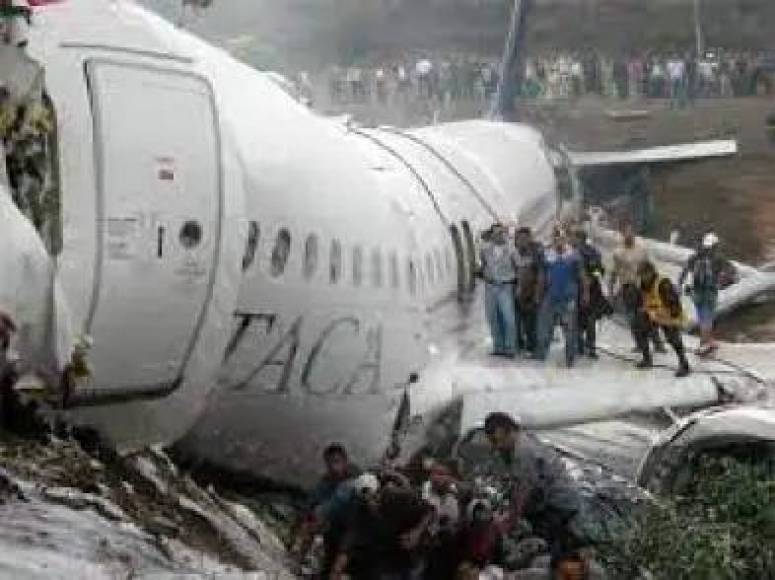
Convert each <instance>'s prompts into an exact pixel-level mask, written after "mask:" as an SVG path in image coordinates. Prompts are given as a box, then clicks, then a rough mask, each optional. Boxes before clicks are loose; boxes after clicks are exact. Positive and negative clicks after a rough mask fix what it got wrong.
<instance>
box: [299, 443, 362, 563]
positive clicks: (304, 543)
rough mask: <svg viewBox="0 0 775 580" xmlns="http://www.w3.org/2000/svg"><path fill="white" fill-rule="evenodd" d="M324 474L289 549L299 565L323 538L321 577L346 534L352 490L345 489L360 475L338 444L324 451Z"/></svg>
mask: <svg viewBox="0 0 775 580" xmlns="http://www.w3.org/2000/svg"><path fill="white" fill-rule="evenodd" d="M323 462H324V463H325V465H326V471H325V474H323V476H322V477H321V478H320V481H319V482H318V484H317V485H316V486H315V489H314V490H313V492H312V495H311V497H310V502H309V510H308V511H307V513H306V515H305V517H304V519H303V521H302V522H301V523H300V526H299V528H298V530H297V534H296V537H295V540H294V545H293V547H292V549H291V552H292V554H293V555H294V557H295V559H296V561H297V563H298V564H299V565H301V563H302V562H303V560H304V559H305V557H306V556H307V553H308V552H309V550H310V547H311V545H312V541H313V539H314V537H315V535H316V534H317V533H321V532H322V534H323V549H324V558H323V563H322V573H323V575H324V576H326V575H328V573H329V572H330V570H331V566H333V563H334V558H335V557H336V555H337V554H338V553H339V545H340V544H341V541H342V538H343V536H344V533H345V531H346V524H347V514H348V509H349V504H350V502H351V496H352V487H351V486H350V485H348V484H349V483H350V482H352V481H354V480H355V478H357V477H359V476H360V475H361V470H360V468H359V467H358V466H357V465H355V464H353V463H352V462H350V459H349V457H348V455H347V450H346V449H345V448H344V446H343V445H341V444H340V443H331V444H329V445H327V446H326V448H325V449H324V450H323Z"/></svg>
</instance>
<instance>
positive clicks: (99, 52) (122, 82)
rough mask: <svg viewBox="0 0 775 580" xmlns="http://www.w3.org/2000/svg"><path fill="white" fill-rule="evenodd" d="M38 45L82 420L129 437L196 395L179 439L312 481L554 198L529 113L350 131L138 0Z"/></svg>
mask: <svg viewBox="0 0 775 580" xmlns="http://www.w3.org/2000/svg"><path fill="white" fill-rule="evenodd" d="M30 52H31V54H32V55H33V56H34V57H35V58H37V59H38V60H39V61H40V62H41V63H42V64H43V65H44V67H45V69H46V74H47V87H48V92H49V94H50V96H51V98H52V101H53V102H54V106H55V108H56V110H57V116H58V138H59V155H60V159H59V166H60V168H61V169H60V172H61V181H62V191H63V198H62V199H63V210H62V211H63V223H64V249H63V251H62V253H61V255H60V256H59V259H58V263H59V277H60V284H61V286H62V288H63V292H64V295H65V296H66V302H67V305H68V308H69V310H70V318H71V320H72V322H73V327H74V328H76V329H78V330H81V331H83V332H85V333H87V334H89V335H91V336H92V338H93V341H94V347H93V351H92V353H91V356H90V361H91V364H92V366H93V369H94V373H93V378H92V380H91V382H90V383H89V384H88V385H86V386H82V387H80V390H79V391H78V392H76V393H75V397H74V402H75V404H74V409H75V410H74V413H75V416H76V417H78V418H80V419H83V420H87V421H90V422H92V423H95V424H96V425H97V426H98V427H100V428H101V429H103V430H104V431H105V432H106V433H108V434H109V435H110V436H111V437H112V439H113V440H114V441H116V442H118V443H121V444H124V445H126V446H131V445H136V444H140V443H145V442H150V441H164V442H169V441H173V440H176V439H178V438H179V437H180V435H182V434H183V432H185V431H186V430H187V429H188V428H189V427H190V426H191V425H192V423H193V421H194V420H195V419H196V418H197V417H199V416H200V415H201V412H202V410H203V408H204V409H205V414H204V416H203V417H202V419H201V421H200V422H199V423H198V424H197V426H196V428H195V429H194V430H193V432H192V433H191V434H190V436H189V437H187V438H186V441H185V443H184V444H185V447H186V448H187V449H189V450H193V451H194V452H195V453H197V454H198V455H200V456H202V457H203V458H205V459H207V460H210V461H213V462H215V463H217V464H219V465H221V466H223V467H230V468H239V469H246V470H249V471H252V472H255V473H257V474H262V475H268V476H270V477H279V478H281V479H290V480H293V481H294V482H303V481H305V480H306V478H307V476H308V475H309V468H310V467H315V466H311V465H310V464H309V463H310V458H311V457H313V456H317V453H318V452H319V450H320V449H321V448H322V446H324V445H325V444H326V443H327V442H328V441H329V440H331V439H339V440H343V441H344V442H345V443H346V444H348V445H349V446H351V447H352V448H354V449H355V450H356V455H358V456H361V457H364V458H368V457H369V456H372V455H373V454H374V452H375V451H376V450H377V449H378V448H379V447H380V445H383V444H384V443H385V442H386V440H385V438H386V437H387V434H388V433H389V428H390V424H391V423H392V421H393V418H394V416H395V412H396V407H397V404H398V399H399V395H400V394H401V393H403V387H404V384H405V382H406V379H407V377H408V376H409V374H410V373H412V372H417V371H420V370H422V368H423V367H424V366H425V365H426V364H427V361H428V358H429V348H430V345H431V344H432V343H434V342H436V341H437V340H439V337H443V336H444V333H445V331H446V330H447V328H445V327H443V325H441V324H440V322H441V321H444V324H446V325H449V324H460V323H461V322H462V323H465V321H466V320H467V318H468V314H467V312H468V310H467V309H465V308H463V307H460V306H459V303H458V299H459V298H461V299H463V298H466V297H467V296H468V295H470V290H471V288H472V287H473V279H472V276H473V272H472V265H473V263H474V261H475V252H476V250H475V238H476V237H477V234H478V232H480V231H481V230H482V229H483V228H485V227H487V226H489V225H490V224H491V223H492V222H493V221H494V220H496V219H503V220H512V221H515V222H519V223H520V224H527V225H533V226H534V227H537V228H541V227H543V226H544V225H545V224H547V223H548V222H549V221H550V220H551V219H553V218H554V217H555V215H556V211H557V198H556V194H555V190H556V188H555V178H554V173H553V169H552V166H551V164H550V161H549V158H548V156H547V153H546V149H545V146H544V144H543V140H542V138H541V136H540V135H539V134H538V133H537V132H535V131H534V130H532V129H530V128H529V127H525V126H521V125H507V124H500V123H491V122H485V121H470V122H461V123H454V124H448V125H440V126H435V127H429V128H425V129H418V130H412V131H407V132H401V131H397V130H391V129H359V128H354V127H348V126H346V125H345V124H343V123H341V122H337V121H334V120H331V119H326V118H321V117H318V116H316V115H315V114H313V113H312V112H310V111H309V110H308V109H307V108H305V107H304V106H302V105H301V104H299V103H296V102H295V101H293V100H292V99H291V98H290V97H289V96H288V95H287V94H286V93H285V92H284V91H283V90H282V89H281V88H280V87H279V86H278V85H277V84H276V82H275V81H274V80H273V79H272V78H271V77H270V76H269V75H266V74H263V73H260V72H258V71H256V70H254V69H252V68H250V67H248V66H246V65H243V64H241V63H239V62H237V61H235V60H233V59H232V58H230V57H229V56H228V55H227V54H226V53H224V52H222V51H221V50H219V49H217V48H214V47H211V46H209V45H207V44H206V43H204V42H202V41H200V40H198V39H196V38H195V37H193V36H191V35H189V34H187V33H185V32H182V31H179V30H177V29H175V28H174V27H173V26H172V25H170V24H168V23H166V22H165V21H163V20H161V19H159V18H158V17H156V16H154V15H152V14H149V13H147V12H145V11H144V10H142V9H141V8H139V7H137V6H136V5H135V4H134V3H131V2H121V1H119V2H116V3H113V4H110V3H103V2H100V1H98V0H70V1H69V2H67V3H65V4H63V5H53V6H51V7H49V8H47V9H45V10H43V11H41V12H40V14H39V15H37V17H36V23H35V26H34V27H33V32H32V37H31V43H30ZM442 311H446V312H454V313H455V314H454V316H452V317H450V316H449V315H444V316H441V315H440V312H442ZM208 395H210V396H209V398H208ZM281 456H286V457H287V456H291V457H298V462H297V464H296V465H295V466H294V465H291V466H290V467H289V466H288V464H287V463H283V462H274V458H276V457H281ZM292 463H293V462H292Z"/></svg>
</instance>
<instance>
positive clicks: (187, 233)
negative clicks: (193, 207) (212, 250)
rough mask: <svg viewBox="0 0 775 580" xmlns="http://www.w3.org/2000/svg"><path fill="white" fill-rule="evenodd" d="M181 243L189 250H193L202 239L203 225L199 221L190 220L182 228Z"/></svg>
mask: <svg viewBox="0 0 775 580" xmlns="http://www.w3.org/2000/svg"><path fill="white" fill-rule="evenodd" d="M179 237H180V243H181V245H182V246H183V247H184V248H186V249H187V250H191V249H193V248H195V247H196V246H198V245H199V243H200V242H201V241H202V226H201V225H199V222H197V221H193V220H189V221H187V222H186V223H184V224H183V226H182V227H181V228H180V236H179Z"/></svg>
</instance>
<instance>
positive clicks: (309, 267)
mask: <svg viewBox="0 0 775 580" xmlns="http://www.w3.org/2000/svg"><path fill="white" fill-rule="evenodd" d="M260 236H261V229H260V226H259V224H258V222H255V221H251V222H250V224H249V229H248V239H247V246H246V248H245V255H244V256H243V259H242V270H243V272H246V271H248V270H249V269H250V268H251V267H252V266H253V264H254V262H255V261H256V253H257V249H258V243H259V239H260ZM291 250H292V236H291V232H290V231H289V230H288V229H287V228H280V230H279V231H278V232H277V236H276V237H275V241H274V247H273V248H272V254H271V259H270V261H269V268H268V273H269V275H270V276H271V277H272V278H279V277H281V276H282V275H283V274H285V271H286V267H287V266H288V261H289V259H290V257H291ZM328 255H329V264H328V279H329V282H330V283H331V284H339V283H340V282H341V281H342V278H343V273H344V267H345V259H344V250H343V247H342V243H341V242H340V241H339V240H337V239H333V240H331V244H330V247H329V254H328ZM364 262H365V256H364V250H363V247H362V246H355V247H353V249H352V262H351V264H350V266H351V272H350V273H351V281H352V284H353V286H355V287H361V286H363V284H364V278H365V275H364V270H365V267H364ZM386 263H387V277H386V276H385V264H386ZM370 264H371V265H370V268H369V272H370V280H371V285H372V287H374V288H377V289H378V288H382V287H383V286H385V285H388V284H389V286H390V288H392V289H394V290H398V289H399V288H400V287H401V273H400V272H401V267H400V264H399V258H398V254H397V253H396V252H395V251H391V252H390V253H389V255H388V257H387V260H385V259H384V256H383V254H382V250H380V249H379V248H373V249H372V250H371V255H370ZM319 265H320V240H319V238H318V236H317V235H316V234H309V235H308V236H307V238H306V239H305V240H304V254H303V257H302V268H301V273H302V276H303V277H304V279H305V280H311V279H312V278H313V277H314V276H315V274H317V272H318V268H319ZM452 272H453V258H452V254H451V252H450V250H449V248H446V249H445V251H444V252H442V251H441V250H440V249H439V248H434V249H433V250H432V251H429V252H427V253H426V254H425V258H424V263H422V262H421V261H417V260H415V259H414V258H409V259H408V260H407V265H406V276H407V286H408V290H409V293H410V294H411V295H412V296H415V295H416V294H417V292H418V290H419V289H422V288H425V284H426V282H427V284H428V286H434V285H436V284H437V283H442V282H444V281H445V279H447V278H448V277H450V276H451V275H452Z"/></svg>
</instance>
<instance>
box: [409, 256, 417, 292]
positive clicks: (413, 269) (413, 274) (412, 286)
mask: <svg viewBox="0 0 775 580" xmlns="http://www.w3.org/2000/svg"><path fill="white" fill-rule="evenodd" d="M409 294H411V295H412V296H416V295H417V266H415V264H414V260H412V259H411V258H410V259H409Z"/></svg>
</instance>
